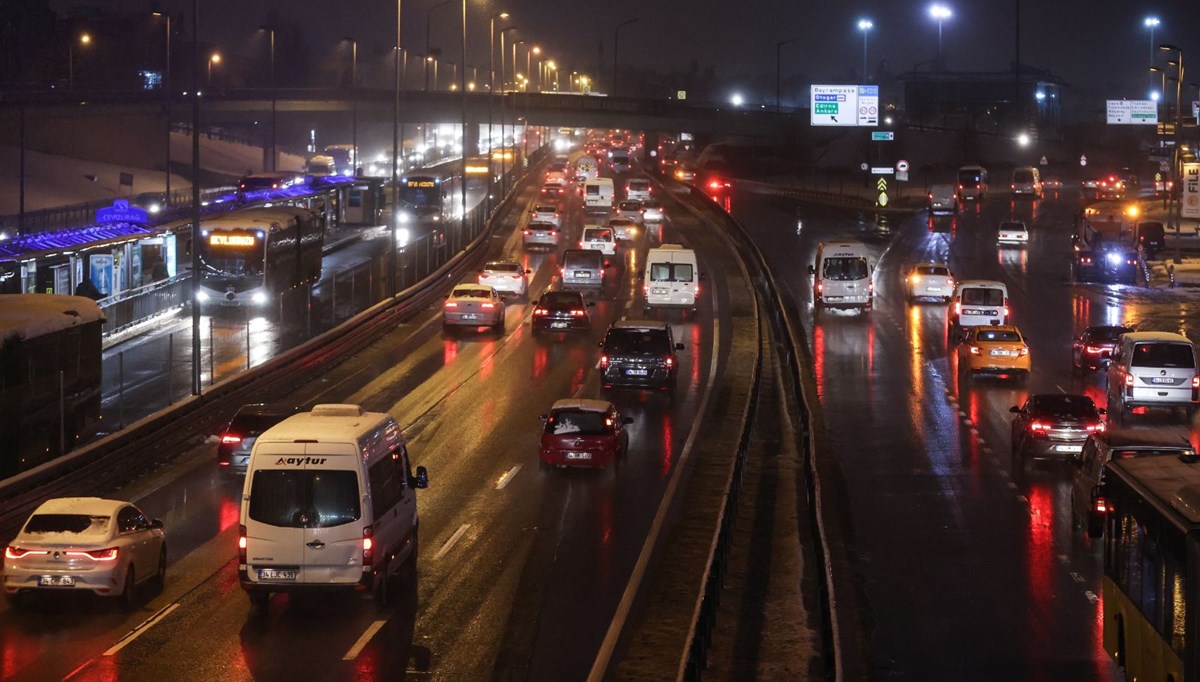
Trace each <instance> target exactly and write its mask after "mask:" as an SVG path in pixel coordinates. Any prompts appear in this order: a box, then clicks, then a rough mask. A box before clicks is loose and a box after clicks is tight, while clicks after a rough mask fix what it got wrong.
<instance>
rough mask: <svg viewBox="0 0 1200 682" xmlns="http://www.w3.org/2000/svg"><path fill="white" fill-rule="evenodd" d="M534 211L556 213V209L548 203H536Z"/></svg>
mask: <svg viewBox="0 0 1200 682" xmlns="http://www.w3.org/2000/svg"><path fill="white" fill-rule="evenodd" d="M533 211H534V212H535V213H558V209H557V208H555V207H553V206H550V205H548V204H538V205H537V206H534V207H533Z"/></svg>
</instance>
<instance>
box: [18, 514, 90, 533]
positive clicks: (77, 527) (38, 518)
mask: <svg viewBox="0 0 1200 682" xmlns="http://www.w3.org/2000/svg"><path fill="white" fill-rule="evenodd" d="M108 522H109V517H107V516H89V515H88V514H34V515H33V516H32V517H30V519H29V521H28V523H26V524H25V531H24V532H26V533H77V534H79V535H105V534H107V533H108Z"/></svg>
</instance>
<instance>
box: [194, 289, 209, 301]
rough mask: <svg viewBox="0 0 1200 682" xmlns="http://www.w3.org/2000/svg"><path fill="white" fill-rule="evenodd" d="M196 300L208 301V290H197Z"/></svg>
mask: <svg viewBox="0 0 1200 682" xmlns="http://www.w3.org/2000/svg"><path fill="white" fill-rule="evenodd" d="M196 300H197V301H200V302H201V303H208V292H206V291H197V292H196Z"/></svg>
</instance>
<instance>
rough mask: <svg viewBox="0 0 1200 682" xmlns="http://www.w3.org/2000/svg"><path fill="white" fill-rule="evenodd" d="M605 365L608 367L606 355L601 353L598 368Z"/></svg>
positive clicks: (602, 367)
mask: <svg viewBox="0 0 1200 682" xmlns="http://www.w3.org/2000/svg"><path fill="white" fill-rule="evenodd" d="M605 367H608V356H607V355H601V356H600V368H601V369H604V368H605Z"/></svg>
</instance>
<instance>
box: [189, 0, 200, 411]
mask: <svg viewBox="0 0 1200 682" xmlns="http://www.w3.org/2000/svg"><path fill="white" fill-rule="evenodd" d="M191 95H192V234H191V249H192V253H191V256H192V257H191V262H192V267H191V272H190V277H191V280H192V281H191V304H192V395H200V378H201V377H200V300H199V296H200V238H201V237H200V0H192V92H191Z"/></svg>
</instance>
